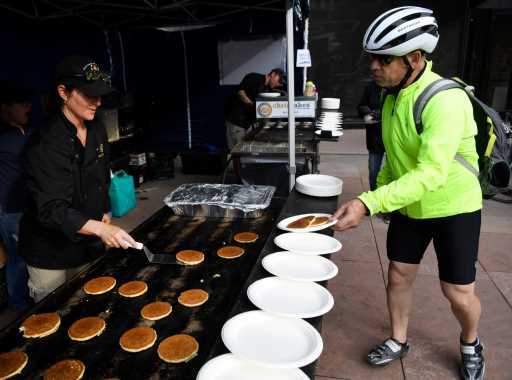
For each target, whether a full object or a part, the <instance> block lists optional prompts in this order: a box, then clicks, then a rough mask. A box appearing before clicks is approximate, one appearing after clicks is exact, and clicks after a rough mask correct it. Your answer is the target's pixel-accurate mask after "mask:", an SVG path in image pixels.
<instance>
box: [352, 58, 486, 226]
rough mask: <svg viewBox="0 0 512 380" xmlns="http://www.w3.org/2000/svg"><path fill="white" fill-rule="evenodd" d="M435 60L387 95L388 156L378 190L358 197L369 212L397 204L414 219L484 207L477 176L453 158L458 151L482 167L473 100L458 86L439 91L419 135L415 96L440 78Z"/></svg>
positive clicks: (384, 118) (385, 137)
mask: <svg viewBox="0 0 512 380" xmlns="http://www.w3.org/2000/svg"><path fill="white" fill-rule="evenodd" d="M431 67H432V63H431V62H427V67H426V68H425V71H424V72H423V74H422V75H421V77H420V78H418V80H416V81H415V82H414V83H412V84H411V85H409V86H408V87H406V88H404V89H402V90H401V91H400V92H399V93H398V95H397V96H395V95H388V96H387V97H386V100H385V102H384V106H383V109H382V139H383V141H384V146H385V147H386V161H385V163H384V166H383V167H382V169H381V171H380V172H379V175H378V177H377V190H375V191H370V192H366V193H363V194H361V195H360V196H359V197H358V198H359V199H360V200H361V201H362V202H363V203H364V204H365V205H366V207H367V208H368V210H369V211H370V214H371V215H374V214H377V213H379V212H391V211H395V210H399V211H400V212H401V213H402V214H404V215H406V216H408V217H410V218H414V219H427V218H439V217H444V216H450V215H456V214H461V213H466V212H472V211H476V210H479V209H481V208H482V193H481V189H480V184H479V182H478V179H477V178H476V176H475V175H474V174H473V173H471V172H470V171H469V170H468V169H467V168H465V167H464V166H463V165H462V164H461V163H459V162H458V161H456V160H455V155H456V154H460V155H461V156H462V157H464V158H465V159H466V160H467V161H468V162H469V163H470V164H471V165H473V166H474V167H475V168H478V154H477V152H476V148H475V139H474V136H475V135H476V133H477V127H476V124H475V121H474V119H473V109H472V105H471V103H470V101H469V99H468V96H467V95H466V94H465V93H464V91H461V90H460V89H451V90H446V91H443V92H440V93H438V94H437V95H435V96H434V97H433V98H432V99H431V100H430V101H429V102H428V104H427V106H426V107H425V109H424V110H423V113H422V124H423V132H422V133H421V134H420V135H418V133H417V132H416V126H415V124H414V118H413V106H414V103H415V101H416V98H417V97H418V96H419V95H420V94H421V92H422V91H423V89H424V88H425V87H427V86H428V85H429V84H430V83H432V82H433V81H435V80H437V79H439V78H440V76H439V75H437V74H435V73H433V72H432V70H431Z"/></svg>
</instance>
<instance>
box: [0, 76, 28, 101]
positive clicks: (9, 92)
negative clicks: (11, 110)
mask: <svg viewBox="0 0 512 380" xmlns="http://www.w3.org/2000/svg"><path fill="white" fill-rule="evenodd" d="M33 95H34V91H33V90H32V89H30V88H26V87H22V86H20V85H18V84H16V83H14V82H11V81H0V104H13V103H25V102H30V101H31V98H32V96H33Z"/></svg>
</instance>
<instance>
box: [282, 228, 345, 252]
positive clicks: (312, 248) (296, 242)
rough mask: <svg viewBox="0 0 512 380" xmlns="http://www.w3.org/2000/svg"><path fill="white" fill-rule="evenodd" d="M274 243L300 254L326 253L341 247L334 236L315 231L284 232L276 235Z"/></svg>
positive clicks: (336, 250)
mask: <svg viewBox="0 0 512 380" xmlns="http://www.w3.org/2000/svg"><path fill="white" fill-rule="evenodd" d="M274 244H275V245H277V246H278V247H279V248H281V249H283V250H285V251H290V252H295V253H299V254H301V255H327V254H329V253H334V252H338V251H339V250H340V249H341V247H342V245H341V243H340V242H339V241H338V240H336V239H335V238H333V237H330V236H327V235H324V234H319V233H317V232H286V233H284V234H281V235H278V236H276V237H275V238H274Z"/></svg>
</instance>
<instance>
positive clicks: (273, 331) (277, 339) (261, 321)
mask: <svg viewBox="0 0 512 380" xmlns="http://www.w3.org/2000/svg"><path fill="white" fill-rule="evenodd" d="M221 337H222V341H223V342H224V344H225V345H226V347H227V348H228V350H229V351H231V352H232V353H233V354H235V356H237V357H239V358H241V359H245V360H249V361H251V362H253V363H256V364H260V365H263V366H268V367H276V368H299V367H303V366H306V365H308V364H310V363H312V362H314V361H315V360H316V359H318V357H319V356H320V354H321V353H322V350H323V342H322V337H321V336H320V334H319V333H318V331H316V329H315V328H314V327H313V326H311V325H310V324H309V323H308V322H306V321H304V320H303V319H299V318H285V317H279V316H277V315H273V314H270V313H267V312H265V311H261V310H253V311H248V312H245V313H242V314H238V315H235V316H234V317H233V318H231V319H229V320H228V321H227V322H226V323H225V324H224V326H223V327H222V332H221Z"/></svg>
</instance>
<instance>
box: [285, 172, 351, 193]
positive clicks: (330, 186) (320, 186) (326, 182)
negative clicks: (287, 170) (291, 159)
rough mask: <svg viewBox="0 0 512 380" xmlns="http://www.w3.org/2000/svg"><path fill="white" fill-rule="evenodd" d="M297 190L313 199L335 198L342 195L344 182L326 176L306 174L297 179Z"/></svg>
mask: <svg viewBox="0 0 512 380" xmlns="http://www.w3.org/2000/svg"><path fill="white" fill-rule="evenodd" d="M295 189H296V190H297V191H298V192H300V193H303V194H306V195H311V196H313V197H333V196H335V195H339V194H341V191H342V190H343V181H342V180H341V179H340V178H337V177H333V176H330V175H325V174H306V175H301V176H300V177H297V180H296V183H295Z"/></svg>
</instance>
